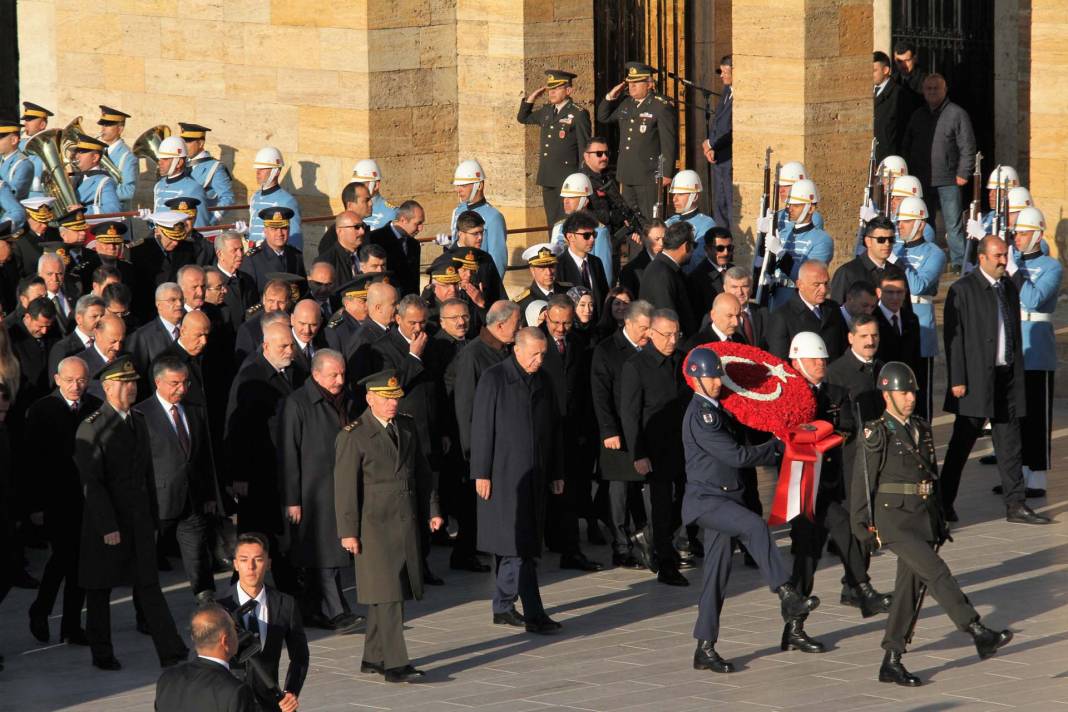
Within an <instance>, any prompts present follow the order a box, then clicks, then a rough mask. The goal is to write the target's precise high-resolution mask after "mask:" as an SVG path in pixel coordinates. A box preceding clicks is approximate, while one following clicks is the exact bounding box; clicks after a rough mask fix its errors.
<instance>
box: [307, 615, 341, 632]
mask: <svg viewBox="0 0 1068 712" xmlns="http://www.w3.org/2000/svg"><path fill="white" fill-rule="evenodd" d="M301 620H302V622H303V623H304V627H305V628H319V629H320V630H333V629H334V627H333V626H332V625H331V623H330V619H329V618H327V617H326V616H324V615H323V614H322V613H307V614H302V615H301Z"/></svg>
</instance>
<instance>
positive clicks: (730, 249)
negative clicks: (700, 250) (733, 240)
mask: <svg viewBox="0 0 1068 712" xmlns="http://www.w3.org/2000/svg"><path fill="white" fill-rule="evenodd" d="M716 252H734V245H716Z"/></svg>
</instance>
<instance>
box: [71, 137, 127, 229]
mask: <svg viewBox="0 0 1068 712" xmlns="http://www.w3.org/2000/svg"><path fill="white" fill-rule="evenodd" d="M105 150H107V144H106V143H104V142H103V141H101V140H100V139H98V138H93V137H91V136H86V135H85V134H81V133H80V134H78V137H77V138H76V139H75V142H74V165H75V167H76V168H77V170H78V172H77V173H75V174H74V180H73V183H74V189H75V190H76V191H77V193H78V202H80V203H81V204H82V205H83V206H84V207H85V211H86V212H87V213H88V214H90V215H97V214H99V213H117V212H120V211H121V210H122V204H121V203H120V202H119V194H118V193H117V192H116V186H115V181H113V180H111V176H109V175H108V174H107V172H106V171H105V170H104V169H103V168H101V167H100V157H101V156H103V155H104V151H105Z"/></svg>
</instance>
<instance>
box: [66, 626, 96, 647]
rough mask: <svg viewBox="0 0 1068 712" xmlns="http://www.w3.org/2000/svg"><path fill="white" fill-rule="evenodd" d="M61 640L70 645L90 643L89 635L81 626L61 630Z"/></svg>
mask: <svg viewBox="0 0 1068 712" xmlns="http://www.w3.org/2000/svg"><path fill="white" fill-rule="evenodd" d="M59 640H60V641H61V642H63V643H66V644H68V645H89V636H87V635H86V634H85V631H84V630H82V629H81V628H75V629H74V630H69V631H65V632H60V634H59Z"/></svg>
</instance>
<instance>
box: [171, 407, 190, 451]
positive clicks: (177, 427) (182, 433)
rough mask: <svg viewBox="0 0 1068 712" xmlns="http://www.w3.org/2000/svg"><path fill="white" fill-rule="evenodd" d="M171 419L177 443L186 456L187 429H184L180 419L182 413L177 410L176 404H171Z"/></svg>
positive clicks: (187, 444)
mask: <svg viewBox="0 0 1068 712" xmlns="http://www.w3.org/2000/svg"><path fill="white" fill-rule="evenodd" d="M171 419H172V420H173V421H174V431H175V432H176V433H177V434H178V444H179V445H181V446H182V451H183V452H185V454H186V456H188V455H189V431H188V430H186V429H185V423H184V422H183V421H182V414H181V413H180V412H179V411H178V406H176V405H172V406H171Z"/></svg>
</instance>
